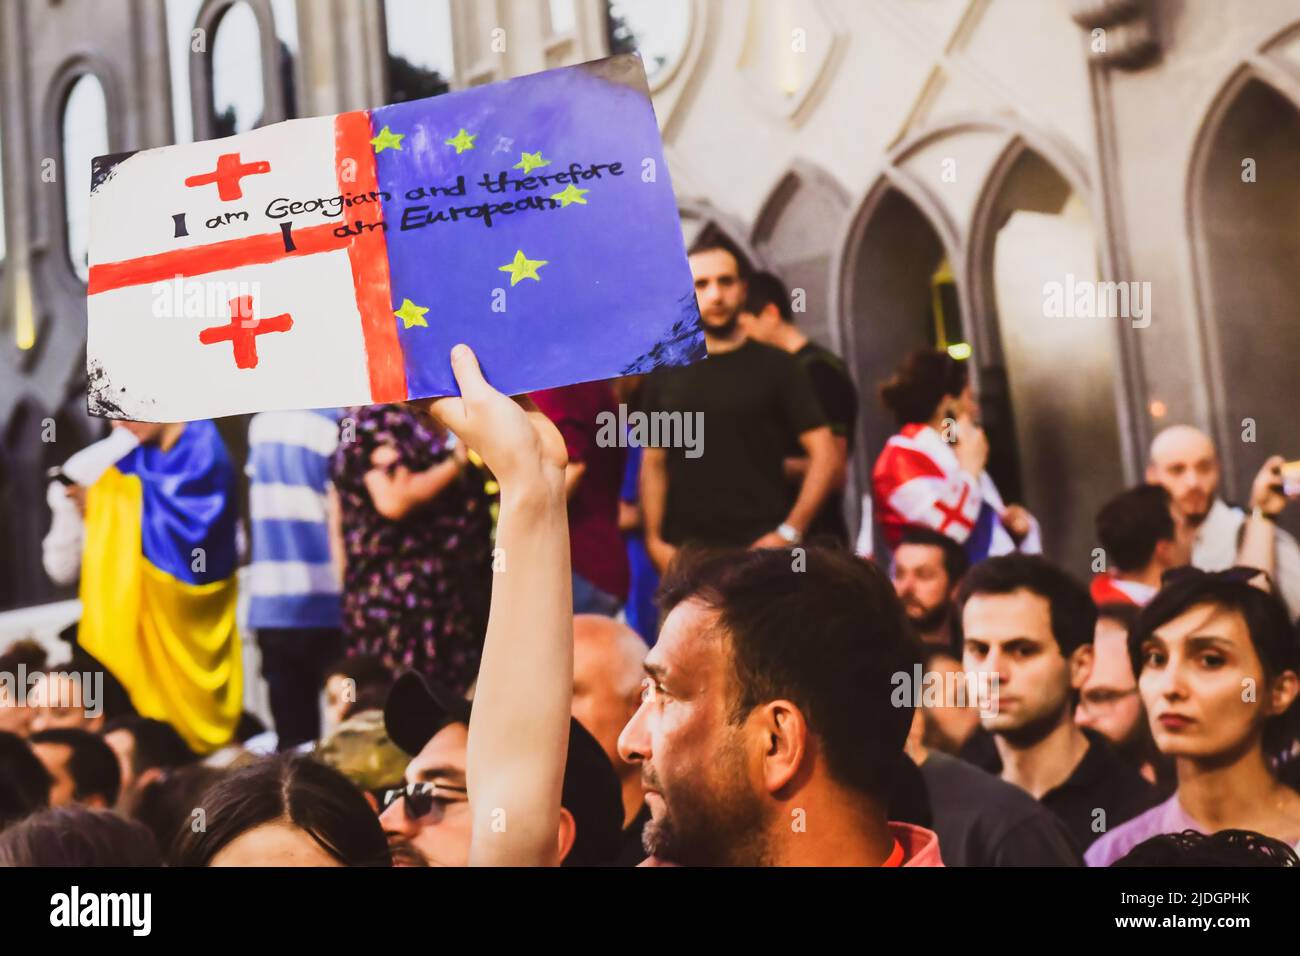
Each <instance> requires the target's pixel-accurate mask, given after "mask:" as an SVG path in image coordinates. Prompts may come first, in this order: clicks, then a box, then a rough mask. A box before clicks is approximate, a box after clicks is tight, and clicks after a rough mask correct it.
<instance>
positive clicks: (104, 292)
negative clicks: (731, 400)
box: [87, 55, 705, 421]
mask: <svg viewBox="0 0 1300 956" xmlns="http://www.w3.org/2000/svg"><path fill="white" fill-rule="evenodd" d="M90 255H91V269H90V282H89V288H88V292H89V321H90V326H89V333H88V340H87V342H88V348H87V352H88V354H87V365H88V374H89V377H90V408H91V411H92V412H93V413H96V414H101V415H108V416H110V417H127V418H137V419H141V420H152V421H177V420H189V419H194V418H206V417H214V416H218V415H229V414H238V413H244V412H253V411H262V410H269V409H277V408H306V407H324V406H342V405H356V404H366V403H370V402H385V401H398V400H402V399H406V398H420V397H427V396H435V395H449V394H455V393H456V384H455V381H454V379H453V377H452V374H451V368H450V364H449V361H448V353H449V352H450V350H451V347H452V346H453V345H455V344H457V343H459V342H466V343H468V344H469V345H471V346H472V347H473V348H474V349H475V351H476V352H477V353H478V356H479V359H480V361H481V363H482V366H483V369H484V372H485V374H486V375H487V377H488V379H489V381H491V382H492V383H493V384H494V385H495V386H496V387H497V388H499V389H501V390H502V391H504V392H507V393H509V394H518V393H521V392H528V391H533V390H537V389H542V388H550V387H555V386H561V385H567V384H572V383H574V382H580V381H590V380H593V379H606V378H613V377H616V376H619V375H625V374H632V373H637V372H645V371H649V370H650V369H653V368H656V367H660V366H663V365H676V364H686V363H689V362H692V361H696V360H698V359H701V358H704V357H705V349H704V341H703V336H702V333H701V331H700V329H699V324H698V323H699V314H698V311H697V309H696V305H695V296H694V291H693V284H692V280H691V274H690V270H689V266H688V265H687V262H686V256H685V250H684V248H683V241H682V234H681V229H680V225H679V222H678V215H677V208H676V201H675V198H674V196H673V191H672V186H671V182H670V180H669V177H668V171H667V169H666V167H665V165H664V161H663V153H662V144H661V142H660V139H659V131H658V126H657V123H656V121H655V117H654V111H653V107H652V104H651V101H650V97H649V93H648V91H647V87H646V82H645V73H644V70H643V69H642V66H641V62H640V60H639V58H637V57H635V56H632V55H622V56H616V57H610V58H608V59H605V60H598V61H595V62H593V63H587V64H583V65H580V66H574V67H565V68H562V69H557V70H550V71H547V72H545V73H539V74H535V75H533V76H526V77H520V78H517V79H512V80H507V81H504V82H501V83H495V84H492V85H489V86H481V87H476V88H472V89H469V90H464V91H461V92H457V93H451V94H446V95H444V96H440V97H434V98H431V99H425V100H417V101H413V102H409V103H403V104H398V105H394V106H385V107H380V108H378V109H375V110H369V111H357V112H352V113H343V114H339V115H338V116H334V117H322V118H319V119H312V120H296V121H289V122H286V123H280V124H276V125H275V126H270V127H265V128H263V129H259V130H253V131H251V132H249V133H245V134H242V135H239V136H235V137H230V138H228V139H224V140H216V141H212V142H207V143H195V144H187V145H184V146H173V147H164V148H162V149H155V150H147V151H142V152H138V153H133V154H125V155H118V156H110V157H101V158H100V159H97V160H96V162H95V167H94V171H93V181H92V199H91V249H90Z"/></svg>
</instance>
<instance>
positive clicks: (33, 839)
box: [0, 805, 162, 867]
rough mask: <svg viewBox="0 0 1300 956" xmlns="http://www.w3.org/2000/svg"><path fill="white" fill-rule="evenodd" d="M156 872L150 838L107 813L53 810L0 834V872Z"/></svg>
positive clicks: (76, 808)
mask: <svg viewBox="0 0 1300 956" xmlns="http://www.w3.org/2000/svg"><path fill="white" fill-rule="evenodd" d="M10 866H162V859H161V858H160V857H159V855H158V848H157V847H156V846H155V845H154V842H153V834H151V833H150V832H149V831H148V830H147V829H146V828H145V827H144V826H143V825H142V824H139V823H136V822H135V821H134V820H128V819H127V818H126V817H123V816H119V815H118V814H116V813H113V812H112V811H111V810H92V809H91V808H90V807H80V806H75V805H74V806H69V807H56V808H54V809H52V810H43V811H41V812H40V813H34V814H32V815H31V816H30V817H28V818H27V819H25V820H22V821H20V822H18V823H15V824H14V825H13V826H11V827H10V828H9V829H7V830H5V831H4V833H0V867H10Z"/></svg>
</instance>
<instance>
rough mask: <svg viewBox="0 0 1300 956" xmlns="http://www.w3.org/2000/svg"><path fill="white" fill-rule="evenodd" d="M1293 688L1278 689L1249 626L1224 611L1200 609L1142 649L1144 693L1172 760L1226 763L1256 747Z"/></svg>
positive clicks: (1154, 730)
mask: <svg viewBox="0 0 1300 956" xmlns="http://www.w3.org/2000/svg"><path fill="white" fill-rule="evenodd" d="M1288 673H1289V672H1288ZM1275 683H1276V682H1275ZM1286 685H1287V686H1286V687H1281V686H1280V685H1279V691H1280V692H1275V690H1274V689H1272V688H1270V686H1269V682H1268V681H1267V680H1266V679H1265V677H1264V668H1263V665H1262V663H1261V662H1260V659H1259V655H1258V654H1257V653H1256V652H1255V646H1254V644H1253V643H1251V640H1250V632H1249V630H1248V629H1247V627H1246V621H1245V619H1244V618H1243V617H1242V616H1241V614H1240V612H1238V611H1236V610H1229V609H1226V608H1223V607H1221V606H1219V605H1216V604H1196V605H1193V606H1192V607H1190V608H1188V609H1187V610H1186V611H1184V612H1183V613H1182V614H1180V615H1178V616H1177V617H1175V618H1173V619H1172V620H1170V621H1168V622H1167V623H1165V624H1163V625H1161V626H1160V627H1159V628H1157V629H1156V630H1155V632H1154V633H1153V634H1152V635H1151V636H1150V637H1149V638H1148V639H1147V640H1146V641H1145V642H1143V645H1142V671H1141V674H1140V675H1139V677H1138V690H1139V692H1140V693H1141V695H1142V702H1143V704H1145V705H1146V711H1147V717H1148V719H1149V720H1150V722H1151V733H1152V736H1153V737H1154V738H1155V742H1156V746H1157V747H1158V748H1159V749H1160V752H1161V753H1163V754H1167V755H1169V756H1174V757H1197V758H1209V757H1226V756H1231V755H1234V754H1236V753H1240V752H1242V751H1243V749H1244V748H1247V747H1249V746H1252V745H1254V744H1256V743H1257V742H1258V741H1259V738H1260V736H1261V733H1262V728H1263V725H1264V722H1265V721H1266V719H1267V718H1269V717H1271V716H1273V715H1274V714H1277V713H1281V712H1282V711H1284V710H1285V709H1286V706H1287V705H1289V703H1290V699H1291V698H1294V696H1295V693H1294V686H1293V685H1294V681H1293V680H1292V681H1289V682H1286ZM1288 689H1289V690H1288Z"/></svg>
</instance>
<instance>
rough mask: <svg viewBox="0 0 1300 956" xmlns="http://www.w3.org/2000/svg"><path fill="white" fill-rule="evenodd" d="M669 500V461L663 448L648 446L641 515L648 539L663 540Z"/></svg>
mask: <svg viewBox="0 0 1300 956" xmlns="http://www.w3.org/2000/svg"><path fill="white" fill-rule="evenodd" d="M667 500H668V463H667V461H665V453H664V451H663V450H662V449H657V448H647V449H646V450H645V453H644V454H643V455H642V457H641V517H642V519H643V521H644V522H645V536H646V540H647V541H662V540H663V521H664V507H665V502H666V501H667Z"/></svg>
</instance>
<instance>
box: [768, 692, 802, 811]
mask: <svg viewBox="0 0 1300 956" xmlns="http://www.w3.org/2000/svg"><path fill="white" fill-rule="evenodd" d="M755 717H756V719H757V721H758V723H757V726H756V731H755V732H756V733H758V734H759V735H761V745H762V748H763V751H762V752H763V786H764V788H765V789H766V790H767V792H768V793H776V792H777V791H778V790H780V789H781V788H782V787H784V786H786V784H788V783H789V782H790V781H791V780H793V779H794V777H795V775H796V774H797V773H799V771H800V770H801V769H802V767H803V764H804V762H805V761H806V760H807V759H808V756H809V754H808V722H807V721H806V720H805V719H804V716H803V713H802V712H801V711H800V710H799V708H798V707H796V706H795V705H794V704H793V703H791V702H790V701H788V700H774V701H771V702H770V703H768V704H767V705H765V706H764V707H761V708H759V711H758V713H757V714H756V715H755Z"/></svg>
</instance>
